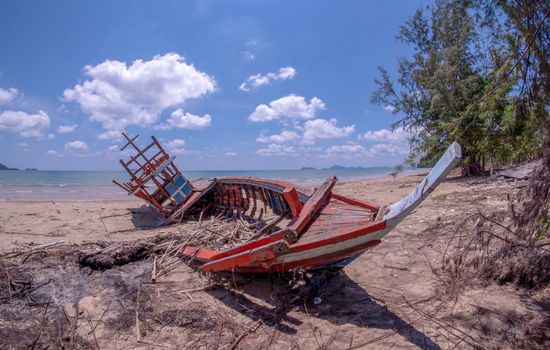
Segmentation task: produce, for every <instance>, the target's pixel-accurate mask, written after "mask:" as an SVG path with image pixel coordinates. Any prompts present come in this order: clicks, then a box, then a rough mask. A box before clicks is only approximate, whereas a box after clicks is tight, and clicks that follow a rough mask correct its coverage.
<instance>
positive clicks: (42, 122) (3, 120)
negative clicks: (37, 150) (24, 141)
mask: <svg viewBox="0 0 550 350" xmlns="http://www.w3.org/2000/svg"><path fill="white" fill-rule="evenodd" d="M49 126H50V118H49V117H48V115H47V114H46V112H44V111H38V113H36V114H28V113H26V112H22V111H4V112H2V113H0V130H5V131H10V132H16V133H19V135H21V136H23V137H36V138H39V139H41V138H44V137H45V135H44V130H45V129H47V128H48V127H49ZM48 137H49V136H48Z"/></svg>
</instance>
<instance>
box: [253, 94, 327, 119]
mask: <svg viewBox="0 0 550 350" xmlns="http://www.w3.org/2000/svg"><path fill="white" fill-rule="evenodd" d="M323 109H325V103H324V102H323V101H321V100H320V99H318V98H317V97H313V98H312V99H311V100H310V101H309V103H307V101H306V99H305V98H304V97H302V96H296V95H294V94H291V95H288V96H285V97H281V98H280V99H278V100H275V101H271V102H270V103H269V106H268V105H265V104H261V105H259V106H257V107H256V110H255V111H254V113H252V114H251V115H250V116H249V117H248V119H250V120H251V121H253V122H265V121H271V120H276V119H281V118H291V119H311V118H313V117H315V114H316V113H317V111H320V110H323Z"/></svg>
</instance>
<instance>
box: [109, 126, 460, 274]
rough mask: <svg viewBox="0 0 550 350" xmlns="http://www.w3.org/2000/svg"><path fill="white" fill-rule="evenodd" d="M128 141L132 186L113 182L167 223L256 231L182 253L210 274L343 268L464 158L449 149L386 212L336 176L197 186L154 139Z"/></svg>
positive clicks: (217, 180)
mask: <svg viewBox="0 0 550 350" xmlns="http://www.w3.org/2000/svg"><path fill="white" fill-rule="evenodd" d="M123 136H124V137H125V138H126V140H127V141H128V142H127V144H126V145H125V146H124V147H123V148H122V150H124V149H125V148H126V147H130V146H131V147H132V148H133V150H134V151H135V154H133V155H132V156H131V157H130V159H129V160H127V161H123V160H121V161H120V162H121V165H122V166H123V168H124V169H125V170H126V171H127V172H128V174H129V175H130V181H128V182H126V183H118V182H116V181H114V182H115V183H116V184H117V185H118V186H120V187H121V188H123V189H124V190H126V191H127V192H128V194H132V195H135V196H137V197H139V198H142V199H144V200H145V201H147V202H148V203H149V204H150V205H152V206H154V207H156V208H157V209H158V211H159V212H160V213H161V214H162V215H164V217H165V218H166V223H167V224H174V223H180V222H182V221H184V220H199V221H202V220H205V218H207V217H208V216H210V217H211V218H212V220H213V218H214V217H220V216H223V217H225V218H232V219H234V221H235V223H236V225H248V226H249V227H254V228H255V231H256V232H257V233H256V234H254V235H253V236H252V237H247V239H246V240H245V241H241V242H238V243H237V244H234V245H232V246H230V247H211V246H208V245H207V244H203V245H200V244H199V245H194V246H190V245H189V246H185V247H184V248H183V249H182V252H181V253H182V254H183V255H184V256H187V257H189V258H191V260H193V261H195V262H199V263H201V264H202V266H201V269H202V270H203V271H204V272H218V271H238V272H250V273H262V272H281V271H287V270H292V269H314V268H327V267H333V268H339V267H343V266H345V265H347V264H349V263H350V262H351V261H353V260H354V259H356V258H357V257H358V256H359V255H361V254H362V253H363V252H365V251H366V250H368V249H370V248H372V247H375V246H377V245H378V244H380V243H381V239H382V238H383V237H384V236H385V235H386V234H388V233H389V232H390V231H391V230H392V229H393V228H394V227H395V226H396V225H398V224H399V223H400V222H401V221H402V220H403V219H404V218H405V217H406V216H407V215H408V214H410V213H411V212H412V211H413V210H414V209H415V208H416V207H417V206H418V205H419V204H420V203H421V202H422V201H423V200H424V199H425V198H426V197H427V196H428V195H429V194H430V193H431V192H432V191H433V190H434V189H435V188H436V187H437V185H438V184H439V183H440V182H441V181H443V179H445V177H446V176H447V174H448V173H449V172H450V171H451V170H452V169H453V168H454V167H455V165H456V164H457V163H458V162H459V161H460V158H461V148H460V145H459V144H458V143H456V142H455V143H453V144H451V145H450V146H449V148H448V149H447V150H446V152H445V153H444V154H443V156H442V157H441V159H440V160H439V161H438V162H437V164H436V165H435V166H434V168H433V169H432V170H431V172H430V173H429V174H428V175H427V176H426V177H425V178H424V179H423V180H422V181H421V182H420V184H419V185H418V186H417V187H416V188H415V189H414V190H413V191H412V192H411V193H410V194H409V195H408V196H406V197H405V198H403V199H402V200H400V201H399V202H397V203H394V204H392V205H390V206H389V207H387V208H386V207H380V206H379V205H376V204H374V203H370V202H368V201H365V200H359V199H355V198H350V197H347V196H343V195H340V194H338V193H335V192H334V191H333V188H334V185H335V184H336V182H337V178H336V177H335V176H332V177H329V178H328V179H327V180H326V181H325V182H324V183H323V184H322V185H321V186H319V187H318V188H316V189H304V188H301V187H299V186H296V185H294V184H292V183H290V182H287V181H282V180H272V179H263V178H257V177H244V176H238V177H222V178H213V179H198V180H195V181H192V182H191V181H189V180H188V179H186V178H185V177H184V176H183V175H182V174H181V172H180V171H179V169H178V168H177V167H176V165H175V164H174V159H175V157H173V156H170V155H169V154H168V153H167V152H166V151H165V150H164V149H163V148H162V146H161V145H160V144H159V142H158V141H157V140H156V139H155V138H154V137H152V142H151V143H150V144H149V145H147V146H146V147H144V148H140V147H138V145H137V144H136V143H135V140H136V138H137V136H136V137H134V138H130V137H128V136H127V135H126V134H123ZM199 226H200V223H199ZM229 231H231V230H229ZM231 234H234V232H227V235H231Z"/></svg>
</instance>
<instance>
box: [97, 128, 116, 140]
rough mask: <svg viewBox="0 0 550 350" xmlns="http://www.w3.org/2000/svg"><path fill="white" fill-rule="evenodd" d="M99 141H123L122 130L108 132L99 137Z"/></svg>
mask: <svg viewBox="0 0 550 350" xmlns="http://www.w3.org/2000/svg"><path fill="white" fill-rule="evenodd" d="M97 138H98V139H99V140H122V130H107V131H105V132H103V133H101V134H99V135H97Z"/></svg>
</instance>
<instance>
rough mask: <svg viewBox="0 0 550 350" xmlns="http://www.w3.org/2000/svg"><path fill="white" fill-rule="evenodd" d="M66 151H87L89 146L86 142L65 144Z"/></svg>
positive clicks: (77, 141)
mask: <svg viewBox="0 0 550 350" xmlns="http://www.w3.org/2000/svg"><path fill="white" fill-rule="evenodd" d="M65 149H66V150H69V151H87V150H88V145H87V144H86V142H84V141H80V140H76V141H70V142H67V143H65Z"/></svg>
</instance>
